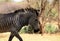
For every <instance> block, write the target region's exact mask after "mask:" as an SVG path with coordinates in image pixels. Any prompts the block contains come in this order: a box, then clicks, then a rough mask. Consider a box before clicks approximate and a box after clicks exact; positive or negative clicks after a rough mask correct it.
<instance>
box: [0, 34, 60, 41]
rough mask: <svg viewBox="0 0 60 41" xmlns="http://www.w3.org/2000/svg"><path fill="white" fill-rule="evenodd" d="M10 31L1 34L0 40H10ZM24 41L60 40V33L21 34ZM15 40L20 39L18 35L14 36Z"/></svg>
mask: <svg viewBox="0 0 60 41" xmlns="http://www.w3.org/2000/svg"><path fill="white" fill-rule="evenodd" d="M9 35H10V33H3V34H0V41H8V38H9ZM21 37H22V38H23V41H60V35H59V34H44V35H43V36H41V34H21ZM13 41H19V40H18V39H17V38H16V37H14V38H13Z"/></svg>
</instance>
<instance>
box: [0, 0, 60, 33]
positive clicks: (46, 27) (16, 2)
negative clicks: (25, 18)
mask: <svg viewBox="0 0 60 41" xmlns="http://www.w3.org/2000/svg"><path fill="white" fill-rule="evenodd" d="M59 2H60V1H59V0H0V13H2V14H3V13H9V12H14V11H15V10H16V9H20V8H27V7H32V8H35V9H39V10H40V12H39V13H40V14H39V21H40V23H41V24H42V27H40V28H42V32H43V33H57V32H60V7H59V6H60V3H59ZM20 33H34V32H33V29H32V28H31V27H30V26H24V27H23V28H22V29H21V32H20Z"/></svg>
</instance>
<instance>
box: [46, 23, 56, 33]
mask: <svg viewBox="0 0 60 41" xmlns="http://www.w3.org/2000/svg"><path fill="white" fill-rule="evenodd" d="M45 31H46V32H47V33H55V32H56V31H57V27H56V26H55V25H53V24H51V23H49V24H46V25H45Z"/></svg>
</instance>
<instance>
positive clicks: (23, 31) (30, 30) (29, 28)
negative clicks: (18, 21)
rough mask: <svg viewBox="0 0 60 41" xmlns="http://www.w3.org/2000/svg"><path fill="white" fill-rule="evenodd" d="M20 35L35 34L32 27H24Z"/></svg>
mask: <svg viewBox="0 0 60 41" xmlns="http://www.w3.org/2000/svg"><path fill="white" fill-rule="evenodd" d="M20 33H33V29H32V27H31V26H30V25H28V26H24V27H22V29H21V31H20Z"/></svg>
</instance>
